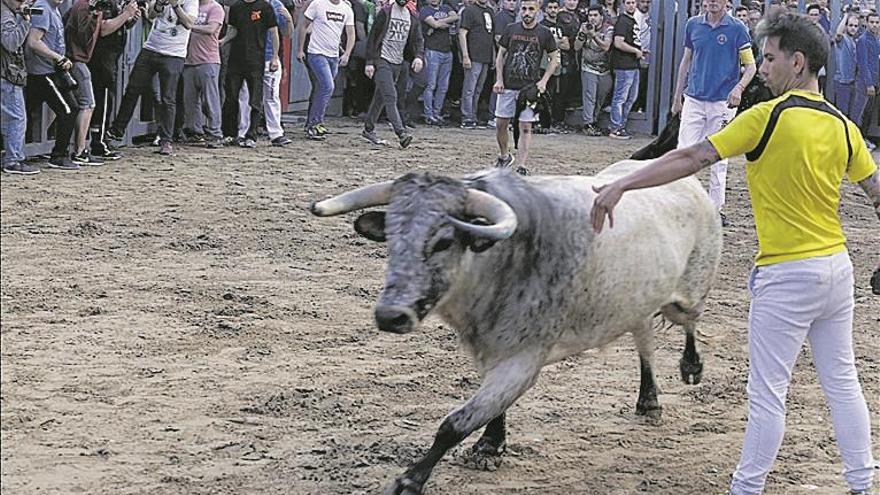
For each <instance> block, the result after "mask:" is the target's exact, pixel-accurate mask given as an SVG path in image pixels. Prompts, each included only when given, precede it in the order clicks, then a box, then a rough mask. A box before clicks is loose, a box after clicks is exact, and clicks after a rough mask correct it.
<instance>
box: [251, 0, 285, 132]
mask: <svg viewBox="0 0 880 495" xmlns="http://www.w3.org/2000/svg"><path fill="white" fill-rule="evenodd" d="M267 1H268V2H269V6H270V7H272V10H273V11H274V12H275V22H276V23H277V24H278V36H279V37H287V38H290V37H292V36H293V19H292V18H291V17H290V12H288V11H287V9H286V8H285V7H284V5H283V4H282V3H281V0H267ZM281 46H282V45H281V41H280V40H279V42H278V52H279V53H278V56H276V55H275V46H274V45H273V44H272V33H271V32H267V33H266V56H265V62H266V67H265V70H264V71H263V115H264V116H265V117H266V132H268V133H269V141H270V142H271V143H272V146H287V145H288V144H290V143H291V142H292V141H291V140H290V139H289V138H287V137H285V136H284V128H283V127H281V98H280V90H281V74H282V71H281V64H280V63H279V64H278V65H276V66H274V67H275V69H274V70H273V69H272V67H273V65H272V60H273V59H274V60H280V55H281V53H280V52H281ZM249 101H250V92H249V91H248V88H247V86H242V87H241V92H240V93H239V96H238V108H239V115H240V117H239V118H240V119H241V120H240V121H239V123H238V139H239V140H240V141H245V142H246V141H247V138H246V137H245V135H246V134H247V130H248V129H249V128H250V124H251V115H250V113H249V112H248V102H249ZM247 144H250V143H247ZM254 144H256V143H254ZM246 147H250V146H246Z"/></svg>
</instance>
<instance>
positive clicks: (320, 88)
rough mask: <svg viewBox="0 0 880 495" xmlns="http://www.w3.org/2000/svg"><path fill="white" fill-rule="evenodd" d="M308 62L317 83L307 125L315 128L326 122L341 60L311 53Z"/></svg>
mask: <svg viewBox="0 0 880 495" xmlns="http://www.w3.org/2000/svg"><path fill="white" fill-rule="evenodd" d="M306 62H307V63H308V64H309V68H310V69H312V72H313V73H314V74H315V82H316V83H317V88H316V89H315V101H314V102H313V103H312V107H311V109H309V120H308V121H307V122H306V124H307V125H309V126H313V125H315V124H320V123H321V122H324V115H325V114H326V113H327V105H329V104H330V98H331V97H332V96H333V90H334V89H335V85H334V80H335V79H336V72H337V71H338V70H339V58H338V57H326V56H324V55H318V54H316V53H309V54H308V55H307V56H306Z"/></svg>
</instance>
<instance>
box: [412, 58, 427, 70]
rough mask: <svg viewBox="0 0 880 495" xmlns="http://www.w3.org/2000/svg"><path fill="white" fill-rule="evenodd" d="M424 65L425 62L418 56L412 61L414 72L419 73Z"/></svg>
mask: <svg viewBox="0 0 880 495" xmlns="http://www.w3.org/2000/svg"><path fill="white" fill-rule="evenodd" d="M424 65H425V64H424V63H423V62H422V59H420V58H416V59H415V60H413V61H412V70H413V72H415V73H417V74H418V73H419V72H421V71H422V67H424Z"/></svg>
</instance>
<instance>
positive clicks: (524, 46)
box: [492, 0, 559, 174]
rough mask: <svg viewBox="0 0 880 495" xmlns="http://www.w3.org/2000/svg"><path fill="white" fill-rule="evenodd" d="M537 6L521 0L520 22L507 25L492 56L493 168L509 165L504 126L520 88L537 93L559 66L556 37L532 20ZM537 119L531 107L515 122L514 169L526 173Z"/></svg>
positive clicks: (534, 1)
mask: <svg viewBox="0 0 880 495" xmlns="http://www.w3.org/2000/svg"><path fill="white" fill-rule="evenodd" d="M539 5H540V4H539V3H538V0H523V1H522V4H521V7H520V15H521V17H522V22H520V23H517V24H511V25H509V26H507V29H505V31H504V35H503V36H501V40H500V41H499V45H500V46H499V48H498V55H497V56H496V57H495V67H496V68H497V70H496V76H495V86H494V87H493V88H492V89H493V90H494V91H495V93H496V94H498V101H497V102H496V106H495V121H496V126H495V136H496V138H497V140H498V160H497V161H496V162H495V166H496V167H510V166H511V165H513V161H514V158H513V156H512V155H511V154H510V151H509V149H508V137H509V136H508V133H507V126H508V124H509V123H510V119H512V118H513V117H514V116H516V113H517V100H519V96H520V90H522V89H526V88H527V87H529V86H531V85H535V86H536V87H537V90H538V92H539V93H544V92H546V91H547V82H548V81H549V80H550V77H551V76H552V75H553V72H554V71H555V70H556V67H557V66H558V65H559V50H558V49H557V47H556V39H555V38H554V37H553V34H552V33H550V30H548V29H547V28H546V27H544V26H541V25H540V24H538V23H537V22H536V20H535V17H536V15H537V14H538V8H539ZM545 53H547V54H549V55H550V62H549V63H548V64H547V68H546V69H544V71H543V73H542V72H541V62H542V60H543V59H544V56H545V55H544V54H545ZM537 120H538V117H537V115H536V114H535V112H534V111H533V109H532V108H531V107H528V106H526V107H525V108H522V109H521V112H520V113H519V123H518V125H519V131H520V133H521V140H520V141H521V142H520V145H519V148H518V150H517V154H516V159H517V161H518V162H519V167H518V168H517V171H518V172H520V173H522V174H528V169H527V168H526V161H527V160H528V156H529V144H530V143H531V139H532V122H535V121H537Z"/></svg>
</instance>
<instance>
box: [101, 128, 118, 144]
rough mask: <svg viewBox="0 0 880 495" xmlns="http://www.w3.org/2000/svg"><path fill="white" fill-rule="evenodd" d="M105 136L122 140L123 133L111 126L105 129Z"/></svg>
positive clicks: (114, 139) (112, 139) (113, 139)
mask: <svg viewBox="0 0 880 495" xmlns="http://www.w3.org/2000/svg"><path fill="white" fill-rule="evenodd" d="M104 137H106V138H107V139H109V140H111V141H122V138H123V135H122V133H121V132H118V131H116V129H114V128H112V127H109V128H108V129H107V130H106V131H104Z"/></svg>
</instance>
